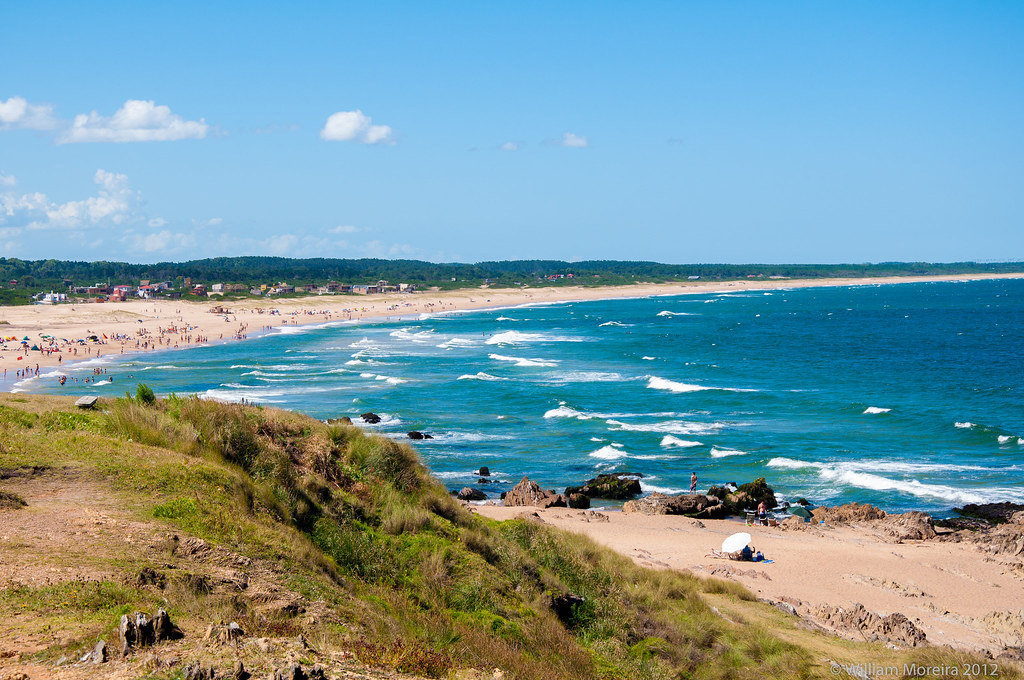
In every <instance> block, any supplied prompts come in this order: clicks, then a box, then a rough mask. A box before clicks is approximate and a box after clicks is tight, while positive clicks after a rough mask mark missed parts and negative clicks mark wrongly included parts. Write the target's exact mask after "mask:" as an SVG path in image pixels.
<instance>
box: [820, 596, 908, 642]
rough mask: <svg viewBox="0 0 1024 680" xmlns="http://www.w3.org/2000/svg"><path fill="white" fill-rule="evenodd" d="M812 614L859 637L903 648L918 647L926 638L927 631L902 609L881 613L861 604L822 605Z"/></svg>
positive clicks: (826, 623)
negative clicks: (871, 610) (919, 626)
mask: <svg viewBox="0 0 1024 680" xmlns="http://www.w3.org/2000/svg"><path fill="white" fill-rule="evenodd" d="M813 616H814V618H815V619H817V620H818V621H820V622H821V623H823V624H825V625H826V626H828V627H830V628H833V629H835V630H837V631H839V632H842V633H845V634H847V635H852V636H855V637H856V638H857V639H864V640H869V641H873V642H875V641H877V642H888V643H891V644H896V645H901V646H904V647H919V646H921V645H924V644H925V641H926V640H925V634H924V632H923V631H921V629H919V628H918V627H917V626H915V625H914V623H913V622H912V621H911V620H910V619H908V618H907V617H906V616H904V615H903V614H900V613H899V612H894V613H892V614H889V615H888V616H879V615H878V614H875V613H874V612H870V611H868V610H866V609H865V608H864V605H862V604H855V605H853V606H852V607H847V608H843V607H834V606H832V605H821V606H820V607H818V609H817V610H816V611H814V612H813Z"/></svg>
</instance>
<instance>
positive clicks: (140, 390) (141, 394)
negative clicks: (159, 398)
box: [135, 383, 156, 406]
mask: <svg viewBox="0 0 1024 680" xmlns="http://www.w3.org/2000/svg"><path fill="white" fill-rule="evenodd" d="M135 401H137V402H139V403H140V404H145V405H146V406H149V405H151V404H153V403H155V402H156V395H155V394H153V390H152V389H150V387H149V385H147V384H146V383H139V385H138V387H136V388H135Z"/></svg>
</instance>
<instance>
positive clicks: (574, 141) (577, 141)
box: [562, 132, 588, 149]
mask: <svg viewBox="0 0 1024 680" xmlns="http://www.w3.org/2000/svg"><path fill="white" fill-rule="evenodd" d="M562 146H568V147H571V148H576V149H582V148H585V147H586V146H588V142H587V138H586V137H583V136H581V135H575V134H573V133H571V132H566V133H565V134H564V135H562Z"/></svg>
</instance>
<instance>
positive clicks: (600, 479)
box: [565, 472, 643, 500]
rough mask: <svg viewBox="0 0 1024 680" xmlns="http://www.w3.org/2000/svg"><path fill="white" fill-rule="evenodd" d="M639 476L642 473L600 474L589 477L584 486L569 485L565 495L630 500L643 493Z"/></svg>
mask: <svg viewBox="0 0 1024 680" xmlns="http://www.w3.org/2000/svg"><path fill="white" fill-rule="evenodd" d="M639 477H640V475H637V474H630V473H625V472H616V473H614V474H609V475H598V476H597V477H595V478H594V479H588V480H587V481H586V482H584V483H583V485H582V486H570V487H568V488H567V489H566V490H565V495H566V496H571V495H572V494H583V495H584V496H589V497H590V498H607V499H610V500H629V499H631V498H636V497H637V496H639V495H640V494H641V493H643V490H642V489H641V488H640V480H639Z"/></svg>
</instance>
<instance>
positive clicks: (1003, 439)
mask: <svg viewBox="0 0 1024 680" xmlns="http://www.w3.org/2000/svg"><path fill="white" fill-rule="evenodd" d="M1014 439H1016V440H1017V443H1018V444H1021V443H1024V440H1022V439H1021V438H1020V437H1014V436H1013V435H1009V434H1001V435H999V443H1000V444H1009V443H1010V442H1012V441H1013V440H1014Z"/></svg>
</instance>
